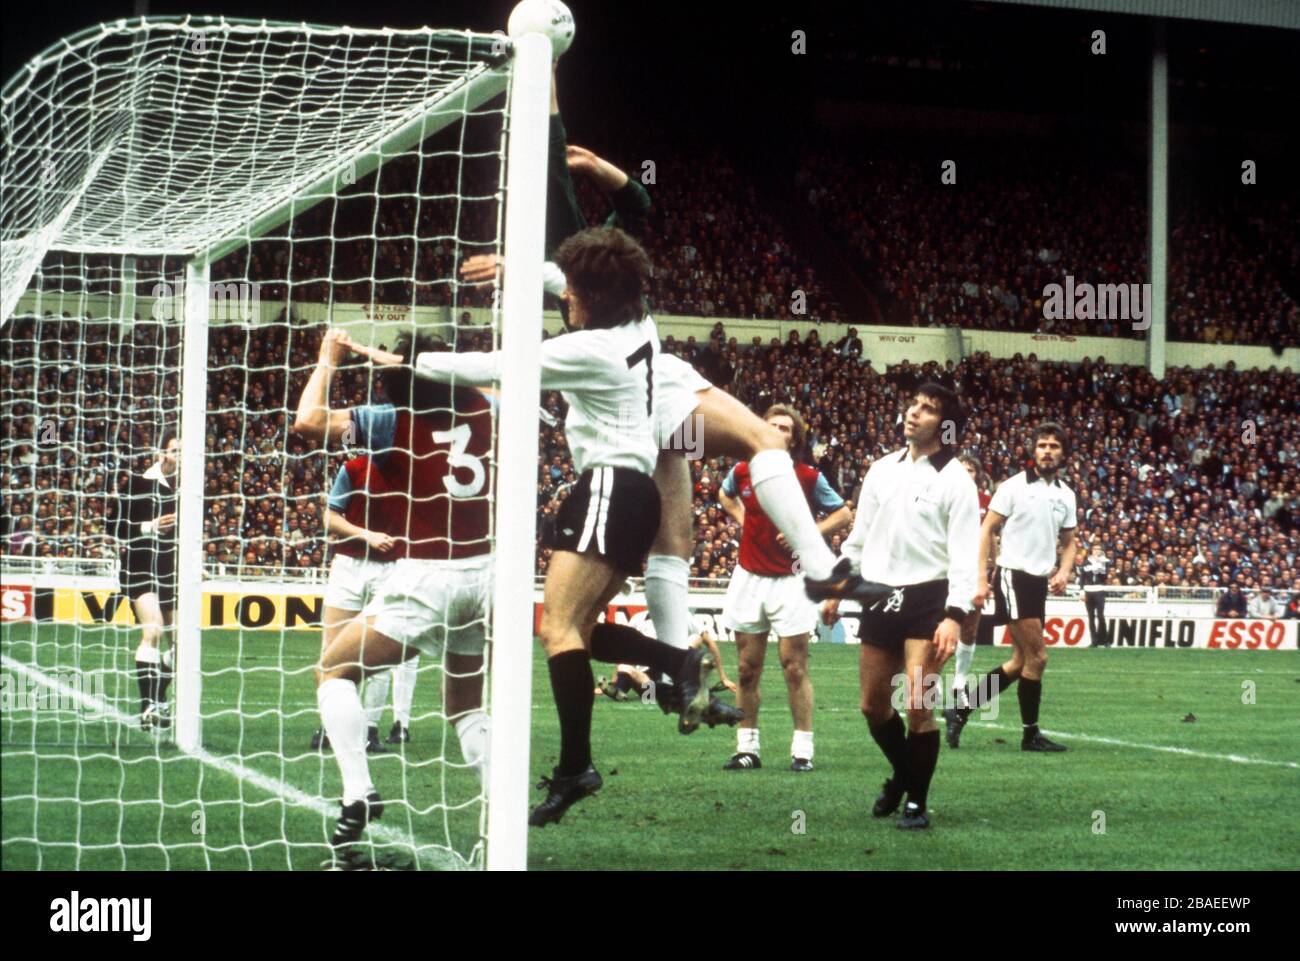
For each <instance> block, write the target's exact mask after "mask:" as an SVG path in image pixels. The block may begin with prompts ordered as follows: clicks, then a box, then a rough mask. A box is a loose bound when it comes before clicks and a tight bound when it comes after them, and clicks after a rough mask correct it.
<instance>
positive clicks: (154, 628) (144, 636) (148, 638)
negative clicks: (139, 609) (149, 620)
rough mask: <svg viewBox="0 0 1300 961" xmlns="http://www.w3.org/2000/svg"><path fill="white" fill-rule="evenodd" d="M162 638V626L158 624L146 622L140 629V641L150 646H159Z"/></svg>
mask: <svg viewBox="0 0 1300 961" xmlns="http://www.w3.org/2000/svg"><path fill="white" fill-rule="evenodd" d="M161 640H162V628H161V627H159V626H158V625H157V624H146V625H144V627H143V628H142V629H141V631H140V642H141V643H142V644H146V645H148V646H149V647H157V646H158V642H159V641H161Z"/></svg>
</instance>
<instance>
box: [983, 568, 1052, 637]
mask: <svg viewBox="0 0 1300 961" xmlns="http://www.w3.org/2000/svg"><path fill="white" fill-rule="evenodd" d="M993 604H994V607H995V612H994V614H993V621H994V623H995V624H1010V623H1011V622H1012V621H1025V620H1040V621H1041V620H1043V619H1044V618H1046V616H1047V578H1046V577H1036V576H1035V575H1033V574H1026V573H1025V572H1024V571H1017V570H1015V569H1013V568H1010V567H999V568H998V569H997V570H996V571H994V572H993Z"/></svg>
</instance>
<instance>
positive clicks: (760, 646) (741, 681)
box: [722, 631, 767, 771]
mask: <svg viewBox="0 0 1300 961" xmlns="http://www.w3.org/2000/svg"><path fill="white" fill-rule="evenodd" d="M766 658H767V635H766V634H746V633H743V632H741V631H737V632H736V660H737V663H738V665H739V666H738V668H737V674H738V675H739V676H738V678H737V682H736V683H737V685H738V690H737V691H736V706H737V707H738V708H740V710H741V713H742V714H743V715H744V719H743V720H742V721H741V722H740V726H739V727H737V728H736V753H735V754H734V755H732V757H731V758H730V759H729V760H728V761H727V763H726V764H724V765H722V767H723V770H727V771H748V770H751V769H754V768H758V767H762V763H761V762H760V761H759V739H758V709H759V705H760V704H761V703H762V695H761V694H760V693H759V683H758V682H759V680H760V679H761V678H762V677H763V662H764V661H765V660H766Z"/></svg>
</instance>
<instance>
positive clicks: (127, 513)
mask: <svg viewBox="0 0 1300 961" xmlns="http://www.w3.org/2000/svg"><path fill="white" fill-rule="evenodd" d="M179 457H180V440H179V438H178V437H177V435H176V431H175V430H174V429H171V428H168V429H167V430H165V431H164V432H163V435H162V444H161V446H160V449H159V454H158V460H157V461H155V462H154V464H153V465H152V466H151V467H150V468H149V469H148V470H146V471H145V472H144V473H143V474H131V475H130V477H129V479H128V480H127V484H126V489H125V490H119V491H118V492H117V495H116V497H115V499H114V502H113V510H112V518H113V535H114V536H115V537H116V538H117V544H118V550H119V552H120V559H121V587H122V591H123V593H125V594H126V596H127V597H128V598H130V599H131V607H132V609H133V610H134V611H135V620H136V623H137V624H139V625H140V627H141V633H140V646H139V647H138V648H136V651H135V676H136V682H137V683H138V684H139V687H140V726H141V727H143V728H145V729H149V728H154V727H159V728H162V727H168V726H169V725H170V724H171V718H170V713H169V711H168V710H167V687H168V685H169V684H170V683H171V680H172V675H173V669H174V653H173V646H172V645H168V650H167V651H166V653H163V652H162V650H161V647H162V644H161V642H162V637H163V634H164V632H166V631H167V630H168V628H170V627H171V625H172V623H173V621H174V619H175V616H176V492H177V484H176V482H177V461H178V458H179Z"/></svg>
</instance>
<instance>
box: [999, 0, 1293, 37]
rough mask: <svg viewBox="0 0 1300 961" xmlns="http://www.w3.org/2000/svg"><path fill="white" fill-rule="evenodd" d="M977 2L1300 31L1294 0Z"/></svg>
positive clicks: (1013, 0) (1009, 0) (1005, 0)
mask: <svg viewBox="0 0 1300 961" xmlns="http://www.w3.org/2000/svg"><path fill="white" fill-rule="evenodd" d="M980 2H982V3H1004V4H1018V5H1020V6H1029V7H1055V8H1057V9H1061V10H1092V11H1096V12H1097V13H1127V14H1132V15H1135V16H1142V17H1168V18H1170V19H1177V20H1207V21H1209V22H1211V23H1236V24H1243V25H1245V26H1253V27H1285V28H1288V29H1291V30H1300V2H1297V0H980Z"/></svg>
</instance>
